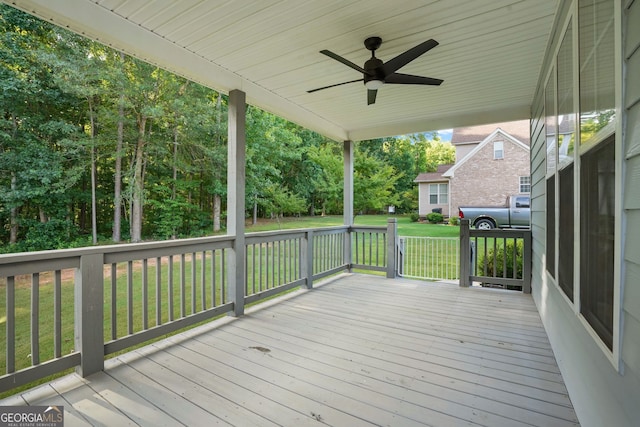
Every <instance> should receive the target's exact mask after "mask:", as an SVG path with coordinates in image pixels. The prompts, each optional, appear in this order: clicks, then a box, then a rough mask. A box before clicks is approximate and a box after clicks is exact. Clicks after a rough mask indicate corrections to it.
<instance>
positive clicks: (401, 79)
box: [384, 73, 444, 86]
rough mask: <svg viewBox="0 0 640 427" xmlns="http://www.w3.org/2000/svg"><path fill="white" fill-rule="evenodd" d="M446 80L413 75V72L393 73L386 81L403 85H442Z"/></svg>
mask: <svg viewBox="0 0 640 427" xmlns="http://www.w3.org/2000/svg"><path fill="white" fill-rule="evenodd" d="M443 81H444V80H440V79H434V78H431V77H423V76H413V75H411V74H401V73H393V74H390V75H388V76H387V77H386V78H385V79H384V82H385V83H391V84H401V85H433V86H440V84H441V83H442V82H443Z"/></svg>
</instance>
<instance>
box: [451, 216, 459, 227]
mask: <svg viewBox="0 0 640 427" xmlns="http://www.w3.org/2000/svg"><path fill="white" fill-rule="evenodd" d="M449 225H460V218H458V217H457V216H452V217H450V218H449Z"/></svg>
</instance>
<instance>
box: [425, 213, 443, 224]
mask: <svg viewBox="0 0 640 427" xmlns="http://www.w3.org/2000/svg"><path fill="white" fill-rule="evenodd" d="M443 220H444V215H442V214H441V213H438V212H430V213H428V214H427V221H429V222H430V223H431V224H440V223H441V222H442V221H443Z"/></svg>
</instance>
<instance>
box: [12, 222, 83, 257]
mask: <svg viewBox="0 0 640 427" xmlns="http://www.w3.org/2000/svg"><path fill="white" fill-rule="evenodd" d="M25 225H27V224H25ZM26 228H27V230H28V231H27V232H26V233H25V236H24V239H23V240H22V241H21V242H20V244H19V245H18V246H19V247H18V249H20V250H21V251H24V252H31V251H44V250H49V249H60V248H68V247H72V246H74V245H73V244H72V243H71V242H73V241H74V240H75V239H77V238H78V229H77V227H76V226H75V224H73V223H72V222H71V221H69V220H60V219H51V220H49V221H47V222H44V223H43V222H37V221H34V222H33V223H32V224H28V227H26Z"/></svg>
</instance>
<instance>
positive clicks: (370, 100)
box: [367, 89, 378, 105]
mask: <svg viewBox="0 0 640 427" xmlns="http://www.w3.org/2000/svg"><path fill="white" fill-rule="evenodd" d="M377 94H378V90H377V89H367V105H371V104H375V103H376V95H377Z"/></svg>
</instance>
